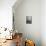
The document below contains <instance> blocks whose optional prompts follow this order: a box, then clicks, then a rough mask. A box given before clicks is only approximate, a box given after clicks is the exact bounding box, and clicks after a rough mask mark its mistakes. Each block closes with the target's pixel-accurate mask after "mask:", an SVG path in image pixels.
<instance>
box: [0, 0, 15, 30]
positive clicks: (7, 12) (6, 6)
mask: <svg viewBox="0 0 46 46" xmlns="http://www.w3.org/2000/svg"><path fill="white" fill-rule="evenodd" d="M15 2H16V0H0V27H7V28H9V29H11V28H12V6H13V4H14V3H15Z"/></svg>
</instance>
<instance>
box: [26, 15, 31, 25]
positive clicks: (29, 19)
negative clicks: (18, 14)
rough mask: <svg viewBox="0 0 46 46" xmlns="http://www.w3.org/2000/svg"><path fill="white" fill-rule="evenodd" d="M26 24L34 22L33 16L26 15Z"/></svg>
mask: <svg viewBox="0 0 46 46" xmlns="http://www.w3.org/2000/svg"><path fill="white" fill-rule="evenodd" d="M26 24H32V16H26Z"/></svg>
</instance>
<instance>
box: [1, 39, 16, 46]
mask: <svg viewBox="0 0 46 46" xmlns="http://www.w3.org/2000/svg"><path fill="white" fill-rule="evenodd" d="M0 46H16V45H15V39H13V40H6V42H4V43H3V44H2V45H0Z"/></svg>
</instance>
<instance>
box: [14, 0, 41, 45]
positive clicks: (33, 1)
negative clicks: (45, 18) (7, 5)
mask: <svg viewBox="0 0 46 46" xmlns="http://www.w3.org/2000/svg"><path fill="white" fill-rule="evenodd" d="M14 15H15V27H16V29H17V30H18V31H19V32H22V33H23V34H24V37H25V38H26V37H27V38H28V39H32V40H34V41H35V42H36V46H41V45H40V44H41V41H40V40H41V34H40V33H41V0H23V2H22V3H21V4H20V5H19V6H18V7H17V8H16V9H15V12H14ZM26 16H32V24H26Z"/></svg>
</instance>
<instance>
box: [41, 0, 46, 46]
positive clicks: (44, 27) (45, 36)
mask: <svg viewBox="0 0 46 46" xmlns="http://www.w3.org/2000/svg"><path fill="white" fill-rule="evenodd" d="M41 41H42V46H46V0H42V1H41Z"/></svg>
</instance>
